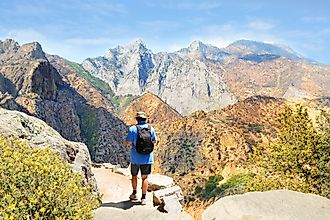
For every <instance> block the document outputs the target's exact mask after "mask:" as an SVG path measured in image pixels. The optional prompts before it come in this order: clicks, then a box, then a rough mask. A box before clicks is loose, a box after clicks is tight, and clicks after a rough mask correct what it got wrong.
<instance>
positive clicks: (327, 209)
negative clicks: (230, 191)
mask: <svg viewBox="0 0 330 220" xmlns="http://www.w3.org/2000/svg"><path fill="white" fill-rule="evenodd" d="M202 219H203V220H211V219H212V220H243V219H244V220H266V219H267V220H268V219H272V220H310V219H313V220H325V219H330V200H329V199H327V198H324V197H321V196H317V195H313V194H304V193H299V192H294V191H288V190H277V191H268V192H251V193H246V194H243V195H234V196H227V197H224V198H222V199H220V200H218V201H217V202H216V203H214V204H213V205H211V206H210V207H208V208H207V209H206V210H205V212H204V214H203V217H202Z"/></svg>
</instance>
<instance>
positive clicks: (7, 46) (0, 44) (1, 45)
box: [0, 39, 19, 53]
mask: <svg viewBox="0 0 330 220" xmlns="http://www.w3.org/2000/svg"><path fill="white" fill-rule="evenodd" d="M18 48H19V45H18V43H17V42H16V41H15V40H13V39H5V40H4V41H1V40H0V53H2V52H5V51H9V50H14V51H17V49H18Z"/></svg>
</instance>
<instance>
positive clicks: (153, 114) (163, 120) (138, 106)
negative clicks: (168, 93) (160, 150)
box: [121, 92, 182, 131]
mask: <svg viewBox="0 0 330 220" xmlns="http://www.w3.org/2000/svg"><path fill="white" fill-rule="evenodd" d="M138 111H143V112H145V113H146V115H147V116H148V123H150V124H151V125H152V126H154V127H155V128H156V130H157V131H159V130H161V128H162V127H163V125H166V124H170V123H171V122H174V121H176V120H179V119H181V118H182V116H181V115H180V114H179V113H178V112H177V111H176V110H174V109H173V108H171V106H169V105H168V104H167V103H165V102H164V101H162V100H161V99H160V98H158V97H157V96H155V95H154V94H152V93H149V92H147V93H145V94H143V95H142V96H141V97H139V98H137V99H135V100H134V101H133V102H132V103H130V104H129V105H128V107H127V108H126V109H125V110H124V111H123V112H122V113H121V118H122V119H123V121H124V122H125V123H126V124H127V125H134V124H136V120H135V114H136V112H138Z"/></svg>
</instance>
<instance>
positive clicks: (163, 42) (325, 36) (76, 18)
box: [0, 0, 330, 64]
mask: <svg viewBox="0 0 330 220" xmlns="http://www.w3.org/2000/svg"><path fill="white" fill-rule="evenodd" d="M5 38H13V39H15V40H17V41H18V42H19V43H20V44H22V43H26V42H31V41H39V42H40V43H41V44H42V46H43V49H44V50H45V51H46V52H47V53H50V54H58V55H60V56H63V57H65V58H67V59H70V60H73V61H76V62H82V61H83V60H84V59H85V58H87V57H95V56H100V55H103V54H105V52H106V51H107V49H109V48H113V47H115V46H117V45H125V44H127V43H129V42H130V41H133V40H136V39H142V40H144V41H145V43H146V45H147V47H148V48H150V49H151V50H152V51H153V52H159V51H168V52H172V51H175V50H178V49H180V48H183V47H187V46H188V45H189V44H190V43H191V42H192V41H193V40H201V41H203V42H204V43H209V44H212V45H215V46H218V47H225V46H227V45H228V44H229V43H231V42H233V41H235V40H239V39H249V40H257V41H263V42H270V43H277V44H285V45H288V46H290V47H291V48H292V49H294V50H295V51H297V52H298V53H300V54H302V55H304V56H306V57H308V58H311V59H314V60H316V61H319V62H321V63H325V64H330V0H314V1H307V0H301V1H298V0H292V1H290V0H286V1H284V0H277V1H275V0H273V1H266V0H264V1H261V0H259V1H257V0H237V1H234V0H232V1H228V0H227V1H225V0H218V1H216V0H203V1H194V0H190V1H189V0H181V1H180V0H153V1H151V0H136V1H133V0H131V1H128V0H118V1H116V0H80V1H79V0H26V1H24V0H21V1H19V0H1V1H0V39H2V40H3V39H5Z"/></svg>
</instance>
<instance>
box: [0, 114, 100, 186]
mask: <svg viewBox="0 0 330 220" xmlns="http://www.w3.org/2000/svg"><path fill="white" fill-rule="evenodd" d="M0 134H1V135H3V136H4V137H7V138H9V137H16V138H19V139H21V140H23V141H24V142H27V143H28V144H29V146H31V147H33V148H36V147H39V148H44V147H46V146H48V147H50V148H51V149H52V150H53V151H54V152H55V153H56V154H57V155H58V156H59V157H60V158H61V159H62V160H63V162H67V163H69V164H70V167H71V169H72V170H74V171H76V172H79V173H81V174H82V176H83V177H84V179H85V181H86V183H88V184H91V185H93V186H94V190H95V191H97V187H96V182H95V179H94V176H93V174H92V171H91V164H90V163H91V160H90V156H89V153H88V149H87V147H86V145H85V144H83V143H78V142H72V141H68V140H66V139H64V138H63V137H62V136H61V135H60V134H59V133H58V132H57V131H55V130H54V129H52V128H51V127H50V126H48V125H47V124H46V123H45V122H43V121H42V120H40V119H37V118H35V117H32V116H28V115H26V114H25V113H22V112H18V111H10V110H6V109H3V108H0Z"/></svg>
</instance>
